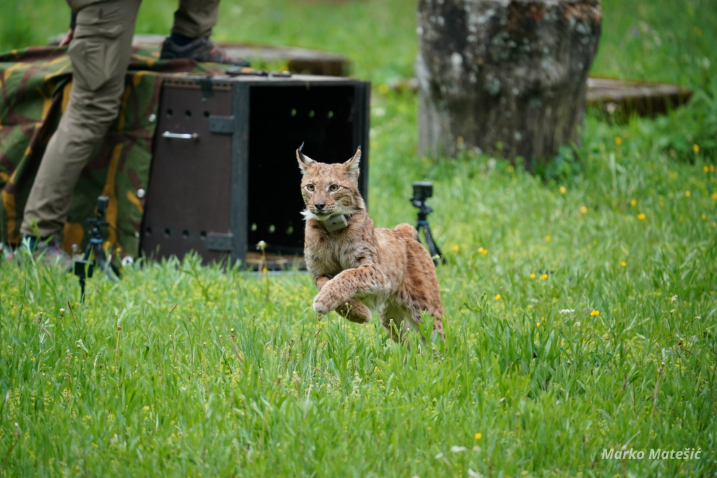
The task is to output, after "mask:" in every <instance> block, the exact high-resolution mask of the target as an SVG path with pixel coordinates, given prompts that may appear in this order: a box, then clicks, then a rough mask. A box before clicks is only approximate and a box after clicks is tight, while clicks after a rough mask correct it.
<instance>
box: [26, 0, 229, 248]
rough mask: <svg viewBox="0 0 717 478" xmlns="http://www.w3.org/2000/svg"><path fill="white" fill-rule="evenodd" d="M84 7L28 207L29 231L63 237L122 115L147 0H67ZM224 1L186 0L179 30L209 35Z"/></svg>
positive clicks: (181, 8)
mask: <svg viewBox="0 0 717 478" xmlns="http://www.w3.org/2000/svg"><path fill="white" fill-rule="evenodd" d="M67 3H68V4H69V5H70V8H72V10H73V11H74V12H76V13H77V26H76V27H75V32H74V37H73V40H72V42H71V43H70V48H69V50H68V53H69V55H70V60H71V61H72V68H73V81H72V89H71V91H70V100H69V102H68V104H67V109H66V110H65V113H64V114H63V115H62V119H61V120H60V124H59V126H58V127H57V130H56V131H55V134H53V136H52V138H51V139H50V142H49V143H48V145H47V149H46V150H45V154H44V156H43V157H42V162H41V163H40V168H39V169H38V171H37V175H36V176H35V181H34V183H33V185H32V189H31V191H30V196H29V198H28V200H27V204H26V206H25V214H24V217H23V221H22V227H21V231H22V234H23V235H30V236H39V237H42V238H46V237H50V236H53V237H55V238H57V239H60V240H61V238H62V232H63V229H64V225H65V221H66V220H67V214H68V213H69V211H70V206H71V204H72V191H73V190H74V188H75V184H76V183H77V180H78V179H79V177H80V173H81V172H82V169H83V168H84V167H85V166H86V165H87V163H88V162H89V161H90V155H91V154H92V151H93V149H94V148H95V146H96V145H97V144H98V143H99V142H100V141H101V140H102V138H103V137H104V135H105V134H106V133H107V130H108V128H109V127H110V125H111V124H112V122H113V121H114V119H115V118H116V117H117V115H118V114H119V106H120V101H121V97H122V92H123V91H124V86H125V74H126V73H127V65H128V63H129V59H130V55H131V53H132V36H133V34H134V25H135V21H136V19H137V10H139V5H140V3H141V0H99V1H98V0H67ZM218 6H219V0H180V2H179V9H178V10H177V11H176V12H175V13H174V26H173V27H172V31H173V32H175V33H179V34H181V35H184V36H187V37H190V38H199V37H204V36H209V35H211V33H212V28H213V27H214V25H215V23H216V20H217V11H218Z"/></svg>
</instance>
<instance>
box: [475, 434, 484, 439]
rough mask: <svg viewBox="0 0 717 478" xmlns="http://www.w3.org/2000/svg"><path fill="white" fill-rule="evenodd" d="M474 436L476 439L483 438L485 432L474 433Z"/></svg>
mask: <svg viewBox="0 0 717 478" xmlns="http://www.w3.org/2000/svg"><path fill="white" fill-rule="evenodd" d="M473 438H475V439H476V440H480V439H481V438H483V434H482V433H476V434H475V435H473Z"/></svg>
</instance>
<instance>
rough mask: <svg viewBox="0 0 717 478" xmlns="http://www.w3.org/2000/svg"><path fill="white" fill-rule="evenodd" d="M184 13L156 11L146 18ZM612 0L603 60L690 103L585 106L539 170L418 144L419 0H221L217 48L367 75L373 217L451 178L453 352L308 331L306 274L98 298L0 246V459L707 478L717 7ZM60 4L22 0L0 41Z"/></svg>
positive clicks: (331, 320) (163, 20)
mask: <svg viewBox="0 0 717 478" xmlns="http://www.w3.org/2000/svg"><path fill="white" fill-rule="evenodd" d="M175 5H176V3H175V2H172V1H168V0H162V1H158V0H156V1H146V2H144V5H143V6H142V10H141V12H140V16H139V19H138V22H137V31H138V32H140V33H163V32H166V31H168V29H169V28H170V26H171V21H172V12H173V9H174V8H175ZM602 5H603V16H604V18H603V35H602V38H601V42H600V49H599V52H598V56H597V58H596V60H595V62H594V65H593V70H592V73H593V74H595V75H603V76H613V77H619V78H631V79H646V80H656V81H665V82H673V83H679V84H683V85H685V86H688V87H690V88H692V89H693V90H694V92H695V94H694V97H693V99H692V101H691V102H690V104H689V105H688V106H686V107H683V108H680V109H678V110H675V111H673V112H672V113H670V114H669V115H667V116H662V117H659V118H656V119H644V118H630V119H628V120H626V121H614V120H613V119H611V118H609V117H605V116H604V115H603V114H602V113H599V112H597V111H592V110H590V111H588V114H587V116H586V120H585V126H584V131H583V133H582V136H581V142H580V144H579V145H574V148H573V150H574V153H573V152H571V149H570V148H566V149H564V150H563V151H562V152H561V154H560V155H559V157H557V158H556V159H555V161H554V162H553V163H552V164H553V165H554V166H553V167H551V168H547V169H545V170H542V171H540V174H539V175H537V176H531V175H529V174H527V173H526V172H524V171H523V170H522V168H520V167H516V168H513V167H511V166H510V165H509V163H507V162H506V161H503V160H501V159H500V158H497V157H489V156H480V157H475V156H472V155H470V154H466V155H465V156H463V157H460V158H457V159H446V160H440V161H433V160H429V159H426V158H421V157H419V155H418V153H417V150H416V143H417V138H416V136H417V126H416V119H417V98H416V95H415V94H414V93H411V92H410V91H400V92H396V91H394V89H392V88H390V86H391V85H392V84H394V83H395V82H397V81H399V80H401V79H404V78H408V77H411V76H412V74H413V60H414V58H415V53H416V45H417V41H416V36H415V8H416V5H415V2H412V1H407V0H346V1H339V0H336V1H329V0H325V1H321V0H302V1H288V0H271V1H266V0H243V1H240V0H234V1H229V0H224V1H222V3H221V9H222V13H221V15H220V19H219V24H218V26H217V28H216V35H215V36H216V38H217V39H219V40H221V41H227V42H229V41H254V42H260V43H277V44H289V45H297V46H303V47H309V48H321V49H326V50H331V51H335V52H340V53H343V54H346V55H348V56H350V57H351V59H352V61H353V74H354V75H356V76H358V77H360V78H364V79H368V80H371V81H372V83H373V97H372V107H371V111H372V117H371V144H370V153H371V165H370V185H371V186H370V192H369V198H368V200H369V205H370V210H369V211H370V213H371V215H372V217H373V218H374V221H375V222H376V224H377V226H381V227H393V226H394V225H395V224H396V223H399V222H413V221H414V220H415V212H416V211H415V209H413V208H412V206H411V205H410V203H409V202H408V198H409V196H410V194H411V181H414V180H422V179H427V180H431V181H433V182H434V185H435V197H434V198H432V199H431V200H430V204H431V205H432V206H433V207H434V209H435V213H434V214H433V215H432V216H431V224H432V227H433V229H434V233H435V236H436V238H437V241H438V242H439V244H440V245H441V247H442V248H443V250H444V252H445V253H446V257H447V264H446V265H443V266H441V267H439V269H438V277H439V281H440V283H441V290H442V297H443V302H444V306H445V309H446V320H445V325H446V340H445V342H440V341H437V342H433V343H430V342H429V343H427V344H421V343H420V341H419V340H418V339H417V336H416V334H414V335H413V336H412V337H411V343H410V344H409V345H410V346H409V347H406V346H403V345H397V344H394V343H392V342H391V341H390V340H389V339H388V338H387V335H386V333H385V332H384V331H383V330H382V329H381V327H380V326H379V325H378V324H377V322H376V321H375V320H374V321H373V322H372V323H370V324H368V325H364V326H361V325H357V324H353V323H349V322H347V321H345V320H343V319H341V318H340V317H338V316H337V315H336V314H333V313H332V314H330V315H329V316H325V317H323V318H322V319H321V320H318V319H317V316H316V314H314V312H313V310H312V309H311V303H312V299H313V297H314V295H315V287H314V285H313V283H312V281H311V279H310V278H309V276H308V275H307V274H305V273H301V272H298V271H290V272H286V273H283V274H256V273H250V272H245V271H242V270H240V269H238V268H230V269H223V268H221V267H219V266H201V265H200V264H199V261H198V259H197V258H196V257H190V258H186V259H185V260H184V261H177V260H170V261H165V262H162V263H152V262H149V263H147V262H145V263H141V264H135V265H134V266H131V267H127V268H125V269H124V277H123V279H122V280H121V281H120V282H118V283H112V282H110V281H108V280H107V279H106V278H104V277H95V278H93V279H91V280H90V281H89V283H88V289H87V300H86V302H85V303H84V304H80V303H79V300H78V299H79V288H78V286H77V283H76V278H75V277H73V276H72V275H69V274H66V273H64V272H63V271H62V270H60V269H59V268H58V267H53V266H51V265H45V264H43V263H42V262H40V261H38V262H34V261H33V260H32V259H31V258H29V257H27V256H25V257H24V258H23V259H24V260H23V261H22V263H21V264H18V261H11V262H0V475H2V476H35V475H37V476H59V475H67V476H208V477H209V476H211V477H214V476H273V475H275V476H327V477H334V476H361V477H369V476H375V477H387V476H397V477H413V476H419V477H421V478H424V477H431V476H462V477H471V478H475V477H479V476H482V477H508V476H510V477H522V476H536V477H537V476H561V477H562V476H565V477H568V476H570V477H573V476H621V477H622V476H626V477H627V476H635V477H638V476H640V477H641V476H665V477H672V476H702V477H709V476H717V419H716V417H715V413H716V410H717V403H716V401H717V390H716V388H715V387H716V386H717V377H716V375H717V345H716V344H717V296H716V295H715V291H717V244H716V242H715V234H716V233H717V175H716V173H715V167H714V166H715V162H716V161H717V76H716V75H715V73H717V50H716V49H715V46H717V8H715V5H714V2H713V0H685V1H669V0H635V1H631V2H627V1H620V0H604V1H603V2H602ZM68 17H69V13H68V11H67V8H66V6H65V4H64V2H60V1H50V0H34V1H15V0H12V1H10V2H7V3H6V4H3V6H2V7H0V50H7V49H10V48H20V47H24V46H27V45H30V44H43V43H45V42H46V39H47V37H48V36H50V35H53V34H56V33H58V32H61V31H63V30H64V29H66V28H67V24H68V22H69V18H68ZM292 161H293V160H292V159H291V158H289V159H287V167H290V168H294V167H295V165H294V163H293V162H292ZM283 194H287V195H289V194H299V187H298V185H297V188H296V190H292V191H286V192H284V193H283ZM426 327H430V324H427V325H426ZM605 450H606V451H607V452H610V450H613V455H612V458H608V457H606V456H604V455H603V453H604V451H605ZM622 450H625V451H627V452H634V453H635V454H639V453H640V452H643V453H644V458H643V459H638V458H636V457H634V456H631V455H630V453H627V454H626V457H620V458H615V453H617V454H619V455H622ZM656 450H660V458H659V459H655V458H654V455H653V457H652V458H650V455H651V454H654V452H655V451H656ZM665 450H667V451H672V450H674V451H681V452H683V453H684V452H685V451H687V452H688V459H677V458H672V459H671V458H669V457H668V458H666V459H662V451H665ZM672 456H673V457H674V456H675V455H674V454H673V455H672Z"/></svg>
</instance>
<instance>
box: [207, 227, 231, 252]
mask: <svg viewBox="0 0 717 478" xmlns="http://www.w3.org/2000/svg"><path fill="white" fill-rule="evenodd" d="M233 238H234V236H233V234H232V233H231V232H229V233H226V234H221V233H218V232H210V233H209V234H207V239H206V244H207V249H209V250H210V251H215V252H232V250H233V248H232V239H233Z"/></svg>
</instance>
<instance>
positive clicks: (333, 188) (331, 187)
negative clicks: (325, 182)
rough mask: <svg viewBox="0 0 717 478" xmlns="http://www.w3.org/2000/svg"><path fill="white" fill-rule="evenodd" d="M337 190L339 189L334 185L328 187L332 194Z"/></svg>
mask: <svg viewBox="0 0 717 478" xmlns="http://www.w3.org/2000/svg"><path fill="white" fill-rule="evenodd" d="M338 190H339V187H338V185H336V184H332V185H331V186H329V191H331V192H332V193H333V192H336V191H338Z"/></svg>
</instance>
